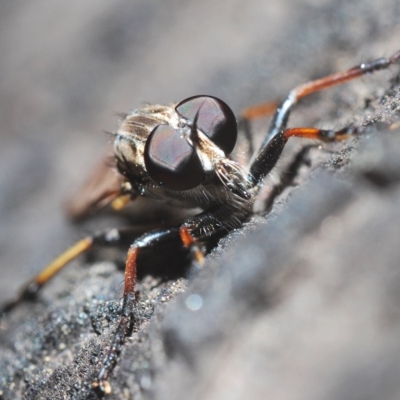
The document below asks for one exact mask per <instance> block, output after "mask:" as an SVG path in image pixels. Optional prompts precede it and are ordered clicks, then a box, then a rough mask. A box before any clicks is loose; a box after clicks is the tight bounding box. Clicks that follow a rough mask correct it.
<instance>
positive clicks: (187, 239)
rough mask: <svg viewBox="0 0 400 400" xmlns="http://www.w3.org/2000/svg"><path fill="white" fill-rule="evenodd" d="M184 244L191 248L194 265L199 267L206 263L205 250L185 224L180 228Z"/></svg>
mask: <svg viewBox="0 0 400 400" xmlns="http://www.w3.org/2000/svg"><path fill="white" fill-rule="evenodd" d="M179 234H180V236H181V240H182V243H183V245H184V246H185V247H186V248H187V249H189V251H190V255H191V257H192V261H193V266H194V267H195V268H196V269H199V268H201V267H202V266H203V264H204V251H203V250H202V247H201V245H200V244H199V243H197V242H196V240H195V239H194V237H193V236H192V235H191V234H190V232H189V230H188V229H187V228H186V227H185V226H181V228H180V230H179Z"/></svg>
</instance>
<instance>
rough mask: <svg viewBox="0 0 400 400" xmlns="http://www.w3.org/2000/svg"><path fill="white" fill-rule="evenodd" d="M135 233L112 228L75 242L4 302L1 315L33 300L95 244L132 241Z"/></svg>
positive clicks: (116, 243) (105, 244)
mask: <svg viewBox="0 0 400 400" xmlns="http://www.w3.org/2000/svg"><path fill="white" fill-rule="evenodd" d="M134 234H135V232H134V230H132V229H121V230H117V229H112V230H110V231H106V232H101V233H97V234H95V235H93V236H88V237H86V238H84V239H82V240H80V241H79V242H77V243H75V244H74V245H73V246H71V247H70V248H69V249H67V250H66V251H64V252H63V253H62V254H61V255H59V256H58V257H57V258H56V259H54V260H53V261H52V262H51V263H50V264H49V265H48V266H47V267H45V268H44V269H43V270H42V271H41V272H39V273H38V274H37V275H36V276H35V277H34V278H33V279H32V280H30V281H29V282H28V283H27V284H25V286H24V287H23V288H22V290H21V291H20V294H19V295H18V296H17V298H16V299H14V300H12V301H10V302H8V303H6V304H4V305H3V306H2V307H1V308H0V316H1V315H4V314H7V313H8V312H10V311H11V310H12V309H14V308H15V307H16V306H17V305H18V304H20V303H21V302H23V301H27V300H32V299H34V298H35V296H36V294H37V293H38V291H39V290H40V288H41V287H42V286H43V285H45V284H46V283H47V282H48V281H49V280H50V279H52V278H53V277H54V276H55V275H56V274H57V273H58V272H60V271H61V270H62V269H63V268H64V267H65V266H66V265H68V264H69V263H70V262H71V261H72V260H74V259H75V258H77V257H78V256H80V255H81V254H83V253H85V252H86V251H89V250H90V249H92V248H93V246H95V245H101V246H116V245H118V244H120V243H125V242H128V241H129V242H132V237H134V236H133V235H134Z"/></svg>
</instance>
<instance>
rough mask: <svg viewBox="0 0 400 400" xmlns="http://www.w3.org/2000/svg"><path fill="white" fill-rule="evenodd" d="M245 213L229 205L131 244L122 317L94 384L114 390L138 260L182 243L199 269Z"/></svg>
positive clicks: (130, 313) (184, 253)
mask: <svg viewBox="0 0 400 400" xmlns="http://www.w3.org/2000/svg"><path fill="white" fill-rule="evenodd" d="M245 215H246V216H247V214H246V213H244V212H241V213H239V212H238V211H237V210H234V209H231V208H229V207H218V208H216V209H215V210H213V211H208V212H203V213H201V214H199V215H196V216H194V217H191V218H189V219H188V220H187V221H185V222H184V223H183V224H181V225H178V226H175V227H172V228H169V229H163V230H158V231H154V232H150V233H148V234H145V235H143V236H141V237H140V238H138V239H136V240H135V241H134V242H133V243H132V245H131V246H130V248H129V250H128V254H127V258H126V264H125V285H124V294H123V304H122V311H121V318H120V321H119V323H118V326H117V329H116V331H115V333H114V336H113V339H112V342H111V345H110V348H109V350H108V353H107V355H106V357H105V358H104V360H103V363H102V367H101V370H100V372H99V374H98V377H97V379H96V381H95V382H93V387H94V388H96V389H98V390H100V391H101V392H102V393H104V394H109V393H111V391H112V388H111V384H110V383H109V376H110V373H111V372H112V370H113V369H114V367H115V365H116V363H117V357H118V355H119V353H120V352H121V349H122V346H123V344H124V342H125V339H126V337H127V335H128V334H129V331H130V326H131V324H132V318H133V308H134V305H135V284H136V276H137V269H138V259H139V262H140V261H141V262H143V261H145V257H144V256H145V253H146V252H162V250H163V247H164V248H165V249H168V248H171V247H173V248H176V247H177V246H179V245H180V247H181V256H182V257H185V256H187V255H188V254H189V256H190V259H191V260H190V261H191V264H192V266H194V267H195V268H200V267H201V266H202V264H203V260H204V254H205V253H206V252H208V251H210V250H211V249H212V247H214V246H215V244H216V242H217V240H218V239H219V238H221V237H222V236H224V235H225V234H227V233H228V232H229V230H231V229H232V227H234V226H235V224H236V221H238V220H239V218H241V219H242V220H243V218H244V216H245Z"/></svg>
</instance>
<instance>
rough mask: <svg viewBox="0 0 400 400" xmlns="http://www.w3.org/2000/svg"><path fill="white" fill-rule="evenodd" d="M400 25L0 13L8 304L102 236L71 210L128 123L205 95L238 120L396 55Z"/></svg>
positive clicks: (286, 9)
mask: <svg viewBox="0 0 400 400" xmlns="http://www.w3.org/2000/svg"><path fill="white" fill-rule="evenodd" d="M399 15H400V3H399V2H398V1H397V0H382V1H377V0H375V1H372V0H370V1H365V0H356V1H351V2H348V1H337V0H321V1H316V0H301V1H294V0H270V1H260V0H249V1H247V2H245V3H244V2H242V1H238V0H227V1H224V2H215V1H211V0H204V1H202V2H197V1H181V0H170V1H163V2H161V1H155V0H130V1H127V0H115V1H113V2H109V1H105V0H104V1H103V0H96V1H93V0H86V1H83V2H82V1H79V0H70V1H68V2H64V1H50V0H38V1H35V2H30V3H27V2H25V1H20V0H15V1H13V2H6V1H2V2H0V54H1V57H0V276H1V279H0V301H3V300H4V299H5V298H9V297H10V296H12V295H13V293H15V290H16V289H17V287H19V286H20V285H21V283H22V282H24V281H25V280H26V278H27V277H30V276H32V275H33V274H34V273H35V272H36V271H38V270H40V268H41V267H43V265H45V264H46V263H47V262H48V261H49V260H51V259H52V258H53V257H54V256H56V255H58V254H59V252H60V251H62V250H63V249H64V248H65V247H66V246H68V245H70V244H71V243H73V242H74V241H75V240H77V239H79V238H80V237H81V236H82V235H84V234H86V229H89V230H90V229H91V228H90V227H89V228H84V229H81V228H79V227H78V228H76V227H74V226H72V225H71V224H69V223H68V222H67V221H66V219H65V217H64V214H63V211H62V203H63V201H64V200H65V198H66V197H68V195H70V194H71V193H72V192H73V190H75V188H76V187H77V185H79V183H80V182H81V181H82V179H83V178H84V176H85V175H86V174H87V173H88V171H90V169H91V167H92V166H93V165H95V164H96V162H97V161H98V160H99V159H100V158H101V155H102V154H103V149H104V146H105V144H106V143H107V142H108V140H109V138H108V137H107V136H106V135H105V134H103V132H104V131H113V130H115V129H116V127H117V121H118V117H117V116H116V114H117V113H119V112H126V111H129V110H131V109H133V108H135V107H138V106H140V104H143V102H152V103H169V102H174V101H180V100H182V99H184V98H186V97H188V96H191V95H195V94H210V95H214V96H217V97H220V98H222V99H223V100H225V101H226V102H227V103H228V104H230V106H231V107H232V108H233V110H234V111H235V113H238V112H239V111H240V110H241V109H242V108H243V107H246V106H248V105H251V104H254V103H257V102H260V101H265V100H274V99H280V98H282V97H283V96H284V95H285V94H286V93H287V92H288V91H289V90H290V89H291V88H292V87H293V86H295V85H296V84H298V83H301V82H303V81H306V80H308V79H310V78H315V77H319V76H322V75H324V74H326V73H330V72H332V71H336V70H340V69H343V68H347V67H349V66H352V65H354V64H356V63H358V62H360V61H363V60H365V59H368V58H375V57H378V56H385V55H390V54H391V53H392V52H394V51H395V50H397V49H398V48H399V47H400V41H399V40H398V38H399V37H400V24H399ZM386 76H387V75H386ZM334 106H335V104H332V117H334V116H335V112H336V111H334ZM297 118H298V120H300V121H301V116H297ZM295 121H296V119H295ZM307 123H308V124H314V123H316V124H317V125H318V123H320V122H319V121H318V115H317V114H315V115H313V114H312V113H311V116H309V117H308V120H307Z"/></svg>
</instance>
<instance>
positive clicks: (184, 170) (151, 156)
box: [144, 125, 204, 190]
mask: <svg viewBox="0 0 400 400" xmlns="http://www.w3.org/2000/svg"><path fill="white" fill-rule="evenodd" d="M144 163H145V165H146V169H147V173H148V174H149V176H150V178H151V179H152V180H153V181H154V182H156V183H158V184H160V185H162V186H164V187H165V188H166V189H169V190H188V189H193V188H194V187H196V186H198V185H200V184H201V182H203V180H204V171H203V166H202V164H201V162H200V159H199V157H198V155H197V153H196V150H195V149H194V148H193V147H192V146H191V145H190V144H189V143H188V141H187V140H186V139H184V138H182V137H181V135H180V134H179V133H178V132H177V131H176V130H175V129H174V128H172V127H171V126H169V125H158V126H156V127H155V128H154V129H153V131H152V132H151V133H150V135H149V138H148V139H147V142H146V146H145V149H144Z"/></svg>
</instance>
